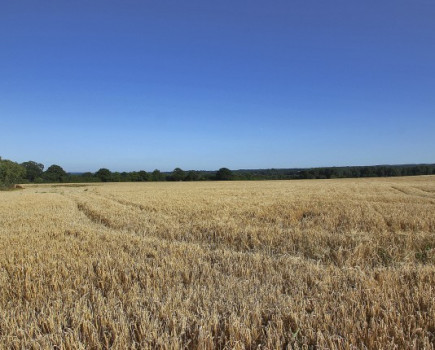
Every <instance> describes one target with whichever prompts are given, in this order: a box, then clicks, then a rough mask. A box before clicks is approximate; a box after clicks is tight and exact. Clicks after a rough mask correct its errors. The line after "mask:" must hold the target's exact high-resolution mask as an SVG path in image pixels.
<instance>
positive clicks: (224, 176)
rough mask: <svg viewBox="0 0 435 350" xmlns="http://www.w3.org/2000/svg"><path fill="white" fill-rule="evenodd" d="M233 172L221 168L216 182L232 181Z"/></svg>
mask: <svg viewBox="0 0 435 350" xmlns="http://www.w3.org/2000/svg"><path fill="white" fill-rule="evenodd" d="M232 179H233V172H232V171H231V170H230V169H228V168H220V169H219V170H218V171H217V173H216V180H232Z"/></svg>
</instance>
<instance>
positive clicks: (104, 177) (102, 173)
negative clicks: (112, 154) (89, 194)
mask: <svg viewBox="0 0 435 350" xmlns="http://www.w3.org/2000/svg"><path fill="white" fill-rule="evenodd" d="M95 177H97V178H98V179H100V180H101V181H102V182H107V181H110V180H111V179H112V172H111V171H110V170H109V169H106V168H101V169H99V170H98V171H97V172H96V173H95Z"/></svg>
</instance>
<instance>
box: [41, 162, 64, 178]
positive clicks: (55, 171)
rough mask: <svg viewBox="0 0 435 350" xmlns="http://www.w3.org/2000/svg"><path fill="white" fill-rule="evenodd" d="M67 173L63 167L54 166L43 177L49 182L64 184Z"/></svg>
mask: <svg viewBox="0 0 435 350" xmlns="http://www.w3.org/2000/svg"><path fill="white" fill-rule="evenodd" d="M66 176H67V174H66V172H65V170H63V169H62V167H61V166H59V165H56V164H53V165H50V166H49V167H48V169H47V170H46V171H45V172H44V173H43V174H42V177H43V179H44V180H45V181H47V182H64V181H65V180H66Z"/></svg>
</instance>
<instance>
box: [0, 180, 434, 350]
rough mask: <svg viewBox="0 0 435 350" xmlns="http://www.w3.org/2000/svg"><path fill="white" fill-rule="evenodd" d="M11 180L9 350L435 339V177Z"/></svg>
mask: <svg viewBox="0 0 435 350" xmlns="http://www.w3.org/2000/svg"><path fill="white" fill-rule="evenodd" d="M24 187H25V188H24V189H23V190H16V191H7V192H0V349H3V348H5V349H22V348H26V349H28V348H29V349H30V348H34V349H53V348H58V349H103V348H104V349H108V348H113V349H127V348H132V349H155V348H165V349H182V348H189V349H196V348H199V349H222V348H226V349H230V348H235V349H257V348H258V347H259V346H260V348H265V349H281V348H286V347H287V348H317V349H350V348H358V349H361V348H369V349H393V348H396V349H433V348H434V347H435V176H421V177H408V178H383V179H356V180H355V179H341V180H304V181H259V182H254V181H252V182H237V181H234V182H194V183H188V182H182V183H134V184H132V183H122V184H119V183H118V184H111V183H110V184H83V185H76V184H74V185H66V184H65V185H25V186H24Z"/></svg>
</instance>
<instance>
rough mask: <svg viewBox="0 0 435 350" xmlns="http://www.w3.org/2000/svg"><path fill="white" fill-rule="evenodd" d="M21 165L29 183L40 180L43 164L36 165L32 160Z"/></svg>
mask: <svg viewBox="0 0 435 350" xmlns="http://www.w3.org/2000/svg"><path fill="white" fill-rule="evenodd" d="M21 165H22V166H23V167H24V168H25V169H26V175H25V178H26V179H27V180H29V181H31V182H33V181H35V179H37V178H40V177H41V176H42V173H43V172H44V164H41V163H36V162H34V161H32V160H29V161H28V162H24V163H21Z"/></svg>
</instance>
